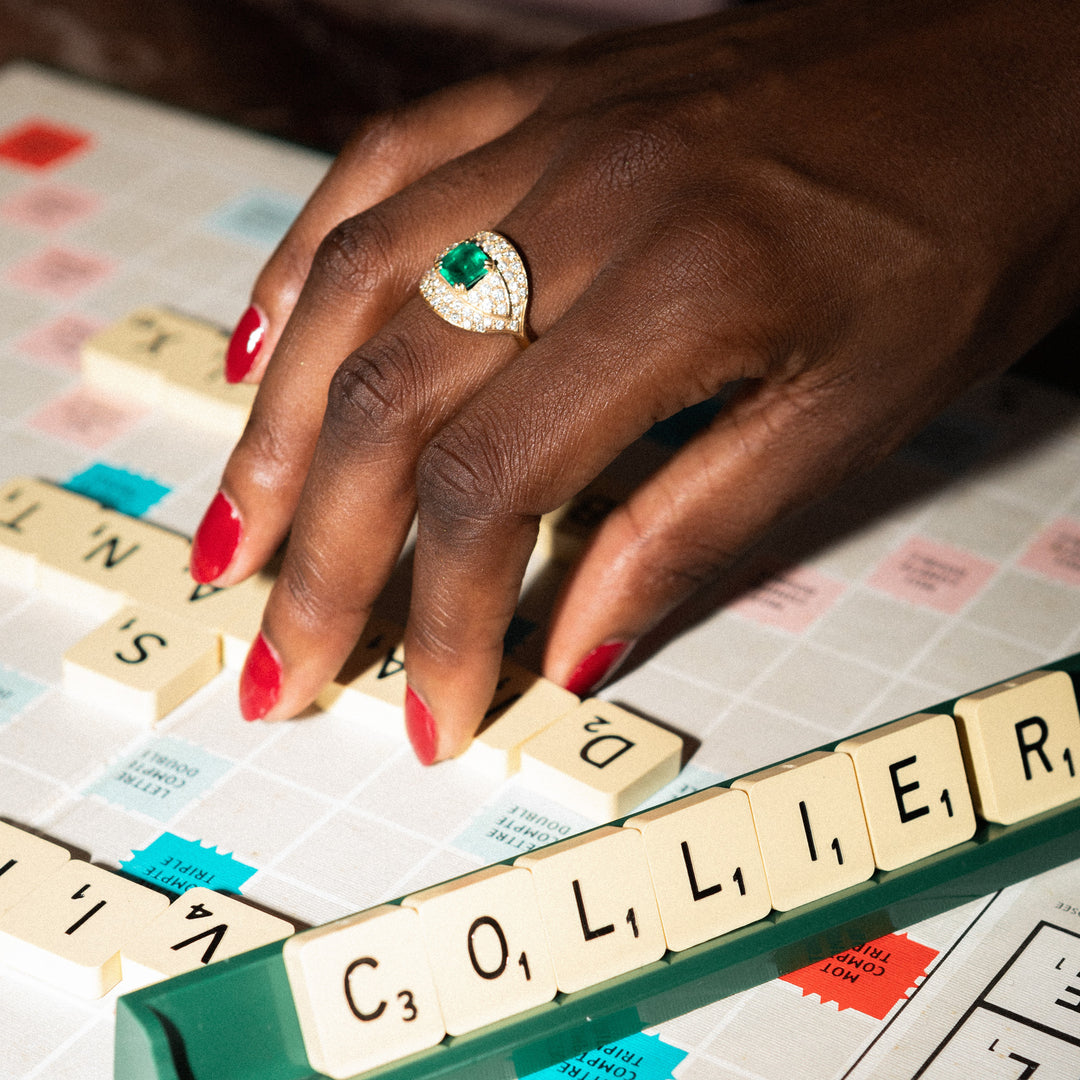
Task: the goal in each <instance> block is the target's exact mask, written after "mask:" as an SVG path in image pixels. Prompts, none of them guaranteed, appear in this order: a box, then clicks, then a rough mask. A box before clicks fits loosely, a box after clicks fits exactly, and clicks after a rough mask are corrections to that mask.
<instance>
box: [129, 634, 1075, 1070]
mask: <svg viewBox="0 0 1080 1080" xmlns="http://www.w3.org/2000/svg"><path fill="white" fill-rule="evenodd" d="M1040 670H1060V671H1065V672H1067V673H1068V674H1069V675H1070V677H1071V678H1072V680H1073V685H1074V688H1076V687H1077V686H1078V684H1080V654H1076V655H1073V656H1069V657H1065V658H1064V659H1062V660H1059V661H1056V662H1054V663H1051V664H1046V665H1044V666H1043V667H1042V668H1040ZM956 700H957V699H956V698H953V699H951V700H950V701H947V702H941V703H939V704H938V705H935V706H931V707H930V708H929V709H928V710H925V711H931V712H948V713H950V714H951V712H952V707H953V705H954V704H955V702H956ZM835 745H836V744H835V743H829V744H826V745H825V746H822V747H820V748H819V749H822V750H831V749H833V748H834V747H835ZM617 823H618V822H616V824H617ZM1078 857H1080V800H1076V801H1074V802H1071V803H1068V804H1066V805H1064V806H1061V807H1057V808H1055V809H1053V810H1049V811H1046V812H1045V813H1042V814H1039V815H1038V816H1036V817H1032V818H1028V819H1026V820H1024V821H1020V822H1017V823H1016V824H1014V825H995V824H992V823H989V822H985V821H980V822H979V824H978V828H977V831H976V833H975V836H974V837H973V838H972V839H971V840H969V841H966V842H965V843H963V844H959V845H957V846H956V847H952V848H949V849H948V850H946V851H942V852H939V853H938V854H937V855H934V856H931V857H930V858H928V859H924V860H921V861H920V862H916V863H911V864H909V865H907V866H903V867H900V868H899V869H897V870H892V871H879V872H878V873H876V874H875V875H874V877H873V878H871V879H870V880H869V881H866V882H863V883H862V884H861V885H857V886H855V887H854V888H851V889H847V890H844V891H843V892H839V893H834V894H832V895H830V896H827V897H825V898H823V899H821V900H818V901H816V902H814V903H812V904H806V905H804V906H803V907H800V908H796V909H794V910H792V911H789V912H785V913H778V912H773V913H772V914H771V915H769V916H768V917H766V918H765V919H762V920H760V921H759V922H756V923H752V924H750V925H749V926H745V927H742V928H741V929H739V930H735V931H732V932H731V933H728V934H724V935H723V936H721V937H718V938H714V939H712V940H711V941H707V942H704V943H703V944H701V945H698V946H696V947H695V948H692V949H688V950H686V951H684V952H680V953H670V952H669V953H668V954H667V955H666V956H665V957H663V958H662V959H661V960H659V961H657V962H656V963H653V964H649V965H648V966H646V967H643V968H639V969H637V970H636V971H632V972H629V973H628V974H626V975H623V976H620V977H619V978H616V979H611V980H609V981H607V982H604V983H601V984H599V985H597V986H594V987H590V988H588V989H586V990H582V991H579V992H577V993H574V994H567V995H563V994H560V995H558V996H557V997H556V999H555V1000H554V1001H552V1002H550V1003H548V1004H547V1005H542V1006H540V1007H538V1008H535V1009H531V1010H529V1011H527V1012H524V1013H519V1014H517V1015H515V1016H512V1017H510V1018H508V1019H506V1020H503V1021H500V1022H499V1023H496V1024H492V1025H489V1026H488V1027H485V1028H482V1029H480V1030H478V1031H475V1032H471V1033H469V1034H467V1035H461V1036H457V1037H449V1036H448V1037H447V1038H445V1039H444V1040H443V1041H442V1042H441V1043H440V1044H439V1045H438V1046H435V1047H433V1048H432V1049H430V1050H425V1051H422V1052H421V1053H417V1054H412V1055H410V1056H409V1057H406V1058H401V1059H400V1060H397V1061H394V1062H391V1063H390V1064H387V1065H383V1066H380V1067H379V1068H376V1069H372V1070H368V1071H367V1072H365V1073H363V1074H362V1075H363V1077H364V1080H465V1078H468V1080H513V1078H515V1077H520V1076H524V1075H526V1074H528V1073H530V1072H534V1071H536V1070H538V1069H542V1068H544V1067H546V1066H548V1065H552V1064H555V1063H557V1062H559V1061H563V1060H565V1059H566V1058H569V1057H573V1056H574V1055H575V1054H579V1053H581V1052H583V1051H585V1050H589V1049H592V1048H594V1047H597V1046H601V1045H604V1044H605V1043H609V1042H612V1041H613V1040H615V1039H617V1038H620V1037H622V1036H625V1035H628V1034H632V1033H634V1032H637V1031H640V1030H641V1029H642V1028H645V1027H651V1026H653V1025H655V1024H659V1023H661V1022H663V1021H665V1020H668V1019H670V1018H672V1017H674V1016H678V1015H681V1014H682V1013H685V1012H689V1011H690V1010H692V1009H695V1008H699V1007H701V1006H702V1005H705V1004H707V1003H709V1002H712V1001H716V1000H718V999H720V998H722V997H725V996H727V995H729V994H735V993H738V992H739V991H741V990H745V989H748V988H749V987H752V986H757V985H759V984H760V983H764V982H767V981H769V980H771V979H774V978H776V977H777V976H779V975H783V974H786V973H787V972H790V971H794V970H796V969H798V968H801V967H805V966H806V965H808V964H811V963H813V962H815V961H817V960H821V959H824V958H825V957H828V956H831V955H833V954H834V953H837V952H840V951H842V950H844V949H847V948H849V947H851V946H853V945H859V944H862V943H864V942H866V941H870V940H873V939H875V938H878V937H881V936H883V935H884V934H887V933H890V932H892V931H894V930H900V929H903V928H904V927H908V926H911V925H912V924H914V923H917V922H919V921H921V920H923V919H927V918H930V917H931V916H933V915H937V914H939V913H941V912H943V911H947V910H948V909H950V908H953V907H957V906H959V905H961V904H964V903H967V902H968V901H971V900H975V899H977V898H979V897H981V896H985V895H986V894H988V893H991V892H994V891H995V890H997V889H1001V888H1004V887H1005V886H1007V885H1011V884H1013V883H1014V882H1016V881H1020V880H1022V879H1024V878H1028V877H1032V876H1034V875H1035V874H1038V873H1042V872H1043V871H1045V870H1049V869H1051V868H1053V867H1055V866H1059V865H1061V864H1062V863H1065V862H1069V861H1070V860H1072V859H1074V858H1078ZM508 861H510V860H508ZM281 951H282V942H277V943H275V944H273V945H267V946H265V947H263V948H260V949H256V950H253V951H252V952H249V953H245V954H243V955H241V956H237V957H234V958H232V959H230V960H224V961H222V962H220V963H218V964H213V965H211V966H209V967H206V968H203V969H201V970H199V971H193V972H191V973H189V974H187V975H181V976H179V977H178V978H175V979H170V980H168V981H166V982H162V983H158V984H155V985H153V986H149V987H147V988H146V989H144V990H140V991H137V992H136V993H133V994H128V995H126V996H124V997H121V998H120V999H119V1000H118V1002H117V1015H116V1055H115V1072H114V1076H115V1080H320V1078H321V1077H322V1074H321V1073H318V1072H316V1071H315V1070H314V1069H312V1067H311V1065H310V1063H309V1062H308V1059H307V1056H306V1054H305V1053H304V1045H303V1041H302V1039H301V1035H300V1027H299V1024H298V1022H297V1018H296V1013H295V1011H294V1010H293V1005H292V996H291V994H290V991H289V984H288V979H287V978H286V975H285V966H284V963H283V962H282V958H281Z"/></svg>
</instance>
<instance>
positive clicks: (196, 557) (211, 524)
mask: <svg viewBox="0 0 1080 1080" xmlns="http://www.w3.org/2000/svg"><path fill="white" fill-rule="evenodd" d="M239 544H240V515H239V514H238V513H237V512H236V507H235V506H233V504H232V503H231V502H229V500H228V498H227V497H226V496H225V494H224V493H223V492H220V491H219V492H218V493H217V494H216V495H215V496H214V498H213V499H212V500H211V502H210V505H209V506H208V507H207V508H206V513H205V514H204V515H203V519H202V521H201V522H200V523H199V527H198V529H196V530H195V538H194V539H193V540H192V541H191V576H192V577H193V578H194V579H195V580H196V581H197V582H199V584H201V585H206V584H207V583H209V582H211V581H214V580H215V579H216V578H219V577H221V575H222V574H223V573H225V571H226V570H227V569H228V567H229V563H231V562H232V560H233V556H234V555H235V554H236V549H237V546H238V545H239Z"/></svg>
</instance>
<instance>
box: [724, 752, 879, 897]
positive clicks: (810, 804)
mask: <svg viewBox="0 0 1080 1080" xmlns="http://www.w3.org/2000/svg"><path fill="white" fill-rule="evenodd" d="M731 786H732V787H733V788H737V789H740V790H742V791H745V792H746V793H747V794H748V795H749V796H750V809H751V811H752V813H753V815H754V824H755V825H756V826H757V833H758V842H759V843H760V845H761V859H762V862H764V864H765V876H766V877H767V878H768V879H769V891H770V892H771V893H772V900H773V907H775V908H776V909H777V911H789V910H790V909H791V908H794V907H799V906H800V905H801V904H808V903H810V901H811V900H819V899H820V898H821V897H823V896H828V894H829V893H834V892H839V891H840V890H841V889H846V888H849V887H850V886H852V885H857V884H858V883H859V882H860V881H866V879H867V878H869V877H870V876H871V875H872V874H873V872H874V856H873V852H872V850H871V848H870V835H869V833H868V832H867V829H866V819H865V818H864V817H863V812H862V800H861V799H860V798H859V785H858V783H857V782H856V780H855V767H854V766H853V765H852V764H851V758H849V757H848V756H847V754H834V753H829V752H828V751H823V750H816V751H814V752H813V753H811V754H804V755H803V756H802V757H798V758H795V759H794V760H792V761H788V762H785V763H784V764H782V765H775V766H773V768H771V769H764V770H762V771H761V772H757V773H752V774H751V775H750V776H744V777H743V778H742V779H741V780H736V781H735V782H734V783H733V784H732V785H731Z"/></svg>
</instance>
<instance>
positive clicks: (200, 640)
mask: <svg viewBox="0 0 1080 1080" xmlns="http://www.w3.org/2000/svg"><path fill="white" fill-rule="evenodd" d="M220 670H221V638H220V637H218V635H217V634H214V633H211V632H210V631H209V630H204V629H203V628H202V627H201V626H199V625H198V624H197V623H192V622H188V621H187V620H186V619H182V618H178V617H177V616H175V615H170V614H169V613H167V612H164V611H159V610H157V609H156V608H140V607H135V606H131V605H129V606H127V607H125V608H122V609H121V610H120V611H119V612H118V613H117V614H116V615H114V616H113V617H112V618H110V619H109V620H107V621H106V622H105V623H103V624H102V625H101V626H99V627H98V628H97V629H96V630H94V631H92V632H91V633H90V634H88V635H87V636H86V637H85V638H83V639H82V641H80V642H77V643H76V644H75V645H73V646H72V647H71V648H70V649H68V651H67V652H66V653H65V654H64V663H63V671H64V689H65V690H66V691H67V692H68V693H69V694H73V695H75V696H76V697H83V698H88V699H90V700H92V701H94V702H96V703H97V704H98V705H100V706H102V707H104V708H107V709H110V710H115V711H116V712H119V713H122V714H123V715H124V716H130V717H132V718H133V719H136V720H141V721H143V722H144V723H147V724H153V723H154V722H155V721H157V720H160V719H161V718H162V717H163V716H164V715H165V714H166V713H168V712H171V711H172V710H173V709H175V708H176V706H177V705H179V704H180V702H182V701H185V700H186V699H187V698H189V697H190V696H191V695H192V694H193V693H195V691H196V690H198V689H199V688H200V687H201V686H205V685H206V683H208V682H209V681H210V680H211V679H212V678H213V677H214V676H215V675H216V674H217V673H218V672H219V671H220Z"/></svg>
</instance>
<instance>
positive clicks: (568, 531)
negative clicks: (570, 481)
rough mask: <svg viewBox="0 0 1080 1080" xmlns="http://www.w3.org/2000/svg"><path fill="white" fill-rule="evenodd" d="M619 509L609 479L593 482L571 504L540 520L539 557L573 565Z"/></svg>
mask: <svg viewBox="0 0 1080 1080" xmlns="http://www.w3.org/2000/svg"><path fill="white" fill-rule="evenodd" d="M617 505H618V499H617V497H616V495H615V492H614V486H613V485H612V484H611V482H610V481H609V479H608V478H607V477H601V478H600V479H598V480H594V481H593V482H592V483H591V484H590V485H589V486H588V487H587V488H585V490H584V491H581V492H579V493H578V494H577V495H575V496H574V497H573V498H572V499H571V500H570V501H569V502H567V503H564V504H563V505H562V506H560V507H557V508H556V509H555V510H552V511H551V512H550V513H547V514H544V516H543V517H542V518H541V519H540V530H539V532H538V533H537V537H536V550H537V552H538V554H539V555H540V556H541V557H542V558H543V559H545V560H553V561H555V562H561V563H572V562H574V561H575V560H576V559H577V558H578V556H580V555H581V553H582V552H583V551H584V550H585V545H586V544H588V542H589V540H590V539H591V538H592V536H593V534H594V533H595V532H596V530H597V529H598V528H599V527H600V526H601V524H602V523H603V521H604V518H606V517H607V516H608V514H610V513H611V511H612V510H614V509H615V507H616V506H617Z"/></svg>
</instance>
